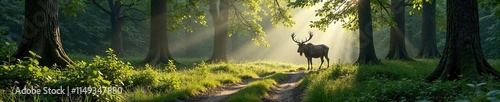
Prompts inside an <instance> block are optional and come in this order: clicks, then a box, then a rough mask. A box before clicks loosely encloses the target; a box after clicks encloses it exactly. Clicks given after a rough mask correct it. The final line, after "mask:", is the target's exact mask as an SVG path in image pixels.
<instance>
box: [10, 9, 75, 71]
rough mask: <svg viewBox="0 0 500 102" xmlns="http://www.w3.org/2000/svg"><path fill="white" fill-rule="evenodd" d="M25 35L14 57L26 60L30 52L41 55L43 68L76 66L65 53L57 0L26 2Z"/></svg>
mask: <svg viewBox="0 0 500 102" xmlns="http://www.w3.org/2000/svg"><path fill="white" fill-rule="evenodd" d="M25 2H26V3H25V6H24V7H25V13H24V17H25V19H24V34H23V39H22V41H21V43H20V44H19V46H18V49H17V51H16V52H15V54H14V55H13V57H15V58H17V59H24V57H26V56H30V53H29V51H33V52H35V53H37V54H38V55H40V57H41V59H40V60H39V62H40V65H42V66H52V65H53V64H57V65H58V66H60V68H63V67H66V66H67V65H71V64H74V63H73V61H71V59H70V58H69V57H68V56H67V55H66V53H65V52H64V49H63V46H62V43H61V39H60V33H59V24H58V19H59V16H58V6H57V0H26V1H25Z"/></svg>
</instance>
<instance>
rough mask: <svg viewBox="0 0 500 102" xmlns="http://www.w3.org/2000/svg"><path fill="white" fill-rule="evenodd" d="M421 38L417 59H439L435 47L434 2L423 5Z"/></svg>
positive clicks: (439, 55) (433, 0)
mask: <svg viewBox="0 0 500 102" xmlns="http://www.w3.org/2000/svg"><path fill="white" fill-rule="evenodd" d="M421 38H422V40H421V45H420V51H419V52H418V55H417V58H438V57H441V54H440V53H439V51H438V49H437V45H436V0H431V1H430V2H424V3H423V13H422V35H421Z"/></svg>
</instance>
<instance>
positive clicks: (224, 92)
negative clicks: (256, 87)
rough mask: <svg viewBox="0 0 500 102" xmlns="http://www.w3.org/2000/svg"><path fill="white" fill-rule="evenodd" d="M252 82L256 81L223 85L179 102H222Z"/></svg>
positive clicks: (249, 80) (245, 80)
mask: <svg viewBox="0 0 500 102" xmlns="http://www.w3.org/2000/svg"><path fill="white" fill-rule="evenodd" d="M257 79H260V78H257ZM252 80H256V79H244V80H243V81H242V82H241V83H237V84H224V85H222V86H220V87H217V88H213V89H208V90H207V91H206V92H204V93H201V94H199V95H196V96H195V97H193V98H190V99H188V100H182V101H179V102H223V101H224V100H226V99H227V98H229V96H231V95H232V94H234V93H236V92H238V91H239V90H240V89H242V88H244V87H245V86H247V84H248V83H249V82H251V81H252Z"/></svg>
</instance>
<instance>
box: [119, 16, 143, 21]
mask: <svg viewBox="0 0 500 102" xmlns="http://www.w3.org/2000/svg"><path fill="white" fill-rule="evenodd" d="M123 19H129V20H132V21H134V22H135V21H144V20H146V19H145V18H132V17H130V16H128V15H123V16H121V17H119V18H118V20H123Z"/></svg>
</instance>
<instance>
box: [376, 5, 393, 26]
mask: <svg viewBox="0 0 500 102" xmlns="http://www.w3.org/2000/svg"><path fill="white" fill-rule="evenodd" d="M377 2H378V4H379V5H380V6H381V7H382V8H384V10H385V12H386V13H387V14H390V12H389V11H388V10H387V9H386V8H385V6H384V5H383V4H382V2H380V0H377ZM380 13H382V12H380ZM381 15H382V16H383V17H384V18H385V19H384V20H385V21H386V22H389V20H387V19H391V18H387V17H385V16H384V14H381Z"/></svg>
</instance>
